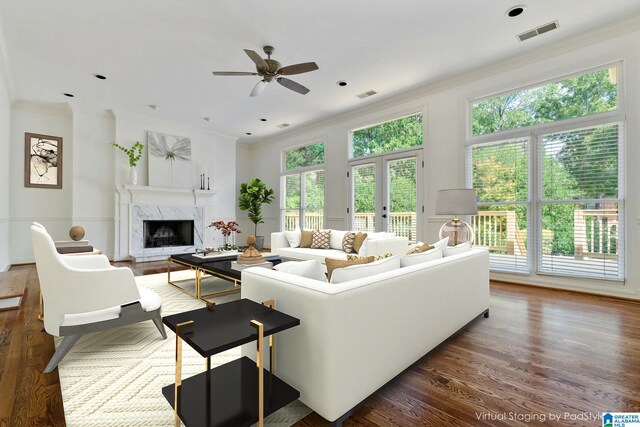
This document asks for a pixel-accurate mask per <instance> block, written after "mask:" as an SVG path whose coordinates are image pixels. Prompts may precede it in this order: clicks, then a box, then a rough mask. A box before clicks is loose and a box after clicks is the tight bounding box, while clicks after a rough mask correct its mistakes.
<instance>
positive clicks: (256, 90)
mask: <svg viewBox="0 0 640 427" xmlns="http://www.w3.org/2000/svg"><path fill="white" fill-rule="evenodd" d="M267 84H268V83H267V82H265V81H264V80H260V81H259V82H258V83H256V85H255V86H254V87H253V90H252V91H251V96H258V95H260V94H261V93H262V91H263V90H264V88H265V87H267Z"/></svg>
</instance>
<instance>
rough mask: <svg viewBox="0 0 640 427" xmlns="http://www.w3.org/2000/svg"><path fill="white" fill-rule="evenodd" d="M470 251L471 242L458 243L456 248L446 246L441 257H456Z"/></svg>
mask: <svg viewBox="0 0 640 427" xmlns="http://www.w3.org/2000/svg"><path fill="white" fill-rule="evenodd" d="M470 250H471V242H465V243H460V244H459V245H456V246H446V247H445V248H444V250H443V251H442V256H451V255H458V254H461V253H463V252H467V251H470Z"/></svg>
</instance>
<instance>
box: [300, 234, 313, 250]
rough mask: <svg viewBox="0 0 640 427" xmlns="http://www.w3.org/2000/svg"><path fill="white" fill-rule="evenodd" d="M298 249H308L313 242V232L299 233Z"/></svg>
mask: <svg viewBox="0 0 640 427" xmlns="http://www.w3.org/2000/svg"><path fill="white" fill-rule="evenodd" d="M300 234H301V236H300V247H301V248H310V247H311V241H312V240H313V231H311V230H302V231H301V232H300Z"/></svg>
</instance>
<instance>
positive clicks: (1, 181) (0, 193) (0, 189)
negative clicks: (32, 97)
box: [0, 55, 11, 271]
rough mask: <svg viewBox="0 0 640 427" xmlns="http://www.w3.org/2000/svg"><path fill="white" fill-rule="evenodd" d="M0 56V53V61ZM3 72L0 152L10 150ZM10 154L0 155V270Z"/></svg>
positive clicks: (5, 247)
mask: <svg viewBox="0 0 640 427" xmlns="http://www.w3.org/2000/svg"><path fill="white" fill-rule="evenodd" d="M1 60H2V56H1V55H0V61H1ZM5 79H6V77H5V75H4V73H2V72H0V152H1V153H10V152H11V133H10V128H11V101H10V97H9V93H8V83H7V82H6V81H5ZM10 162H11V160H10V156H7V155H5V156H0V271H6V270H7V269H8V268H9V265H10V262H9V218H10V216H11V213H10V211H9V192H10V188H11V186H10V184H9V176H10V173H9V165H10Z"/></svg>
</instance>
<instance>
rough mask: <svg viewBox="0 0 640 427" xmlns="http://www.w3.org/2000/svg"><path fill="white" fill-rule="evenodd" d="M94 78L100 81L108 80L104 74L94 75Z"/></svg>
mask: <svg viewBox="0 0 640 427" xmlns="http://www.w3.org/2000/svg"><path fill="white" fill-rule="evenodd" d="M93 77H95V78H96V79H100V80H107V78H106V77H105V76H103V75H102V74H94V75H93Z"/></svg>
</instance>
